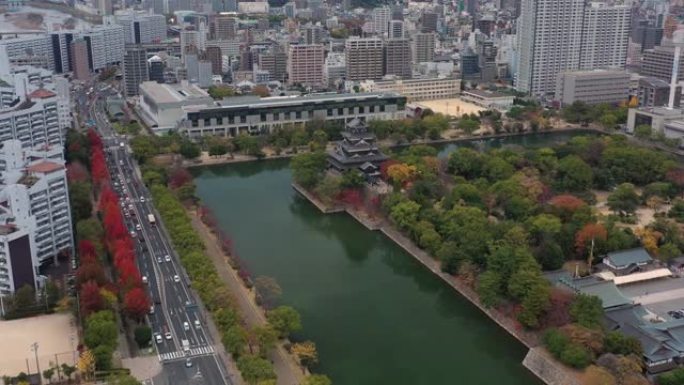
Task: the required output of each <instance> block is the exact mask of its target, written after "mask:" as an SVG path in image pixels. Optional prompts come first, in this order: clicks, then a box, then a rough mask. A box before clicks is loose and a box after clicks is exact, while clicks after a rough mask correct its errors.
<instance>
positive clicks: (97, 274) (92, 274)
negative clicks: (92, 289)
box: [76, 261, 107, 287]
mask: <svg viewBox="0 0 684 385" xmlns="http://www.w3.org/2000/svg"><path fill="white" fill-rule="evenodd" d="M88 282H95V283H96V284H97V286H102V285H104V284H105V283H106V282H107V277H106V276H105V272H104V269H102V266H101V265H100V264H99V263H98V262H97V261H91V262H88V263H83V264H81V266H79V267H78V270H76V285H77V287H81V286H82V285H84V284H85V283H88Z"/></svg>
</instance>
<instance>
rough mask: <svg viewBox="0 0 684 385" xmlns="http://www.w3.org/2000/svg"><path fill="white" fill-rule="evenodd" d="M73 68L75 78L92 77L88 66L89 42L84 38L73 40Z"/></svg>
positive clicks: (71, 48)
mask: <svg viewBox="0 0 684 385" xmlns="http://www.w3.org/2000/svg"><path fill="white" fill-rule="evenodd" d="M69 50H70V51H71V55H70V56H71V70H72V71H73V72H74V79H77V80H87V79H88V78H89V77H90V68H89V67H88V44H86V41H85V40H84V39H77V40H74V41H72V42H71V45H70V47H69Z"/></svg>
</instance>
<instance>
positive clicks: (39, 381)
mask: <svg viewBox="0 0 684 385" xmlns="http://www.w3.org/2000/svg"><path fill="white" fill-rule="evenodd" d="M31 350H33V353H34V354H35V355H36V370H38V384H39V385H42V384H43V375H42V374H41V373H40V363H39V362H38V342H34V343H33V344H31Z"/></svg>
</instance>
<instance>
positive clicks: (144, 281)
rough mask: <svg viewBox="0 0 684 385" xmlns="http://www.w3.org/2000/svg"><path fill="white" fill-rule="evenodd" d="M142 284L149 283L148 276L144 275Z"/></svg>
mask: <svg viewBox="0 0 684 385" xmlns="http://www.w3.org/2000/svg"><path fill="white" fill-rule="evenodd" d="M142 282H143V283H147V276H146V275H143V276H142Z"/></svg>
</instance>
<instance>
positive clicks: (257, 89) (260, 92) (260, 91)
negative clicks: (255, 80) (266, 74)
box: [252, 84, 271, 98]
mask: <svg viewBox="0 0 684 385" xmlns="http://www.w3.org/2000/svg"><path fill="white" fill-rule="evenodd" d="M252 93H253V94H254V95H257V96H260V97H262V98H265V97H267V96H269V95H271V92H270V91H269V90H268V87H266V86H265V85H263V84H257V85H256V86H254V88H252Z"/></svg>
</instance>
